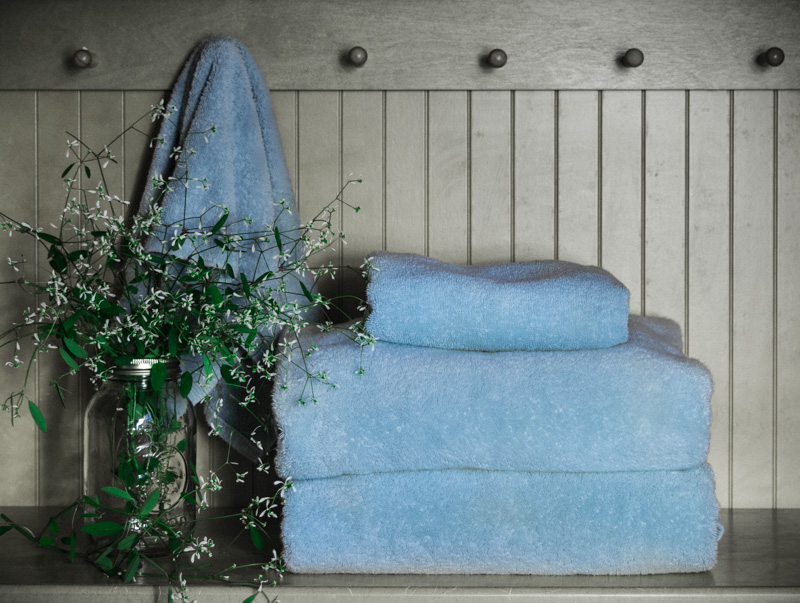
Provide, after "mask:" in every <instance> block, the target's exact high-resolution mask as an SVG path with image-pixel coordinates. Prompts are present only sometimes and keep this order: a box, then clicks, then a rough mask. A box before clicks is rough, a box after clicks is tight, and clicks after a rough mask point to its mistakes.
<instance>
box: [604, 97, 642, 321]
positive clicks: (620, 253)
mask: <svg viewBox="0 0 800 603" xmlns="http://www.w3.org/2000/svg"><path fill="white" fill-rule="evenodd" d="M602 98H603V105H602V114H601V119H602V147H603V148H602V150H601V152H602V170H603V173H602V199H603V207H602V211H603V213H602V232H601V249H602V258H601V259H602V266H603V268H605V269H606V270H608V271H609V272H611V274H613V275H614V276H616V277H617V278H618V279H619V280H620V282H622V283H623V284H624V285H625V286H626V287H628V289H629V290H630V292H631V300H630V310H631V313H633V314H640V313H641V311H642V120H641V117H640V116H641V115H642V93H641V92H638V91H622V92H617V91H609V92H603V97H602Z"/></svg>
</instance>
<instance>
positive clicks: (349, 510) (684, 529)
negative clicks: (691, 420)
mask: <svg viewBox="0 0 800 603" xmlns="http://www.w3.org/2000/svg"><path fill="white" fill-rule="evenodd" d="M295 486H296V490H290V491H289V493H288V495H287V499H286V502H285V505H284V507H283V542H284V548H285V550H284V552H285V556H284V558H285V560H286V565H287V567H288V569H289V570H290V571H293V572H310V573H328V572H333V573H339V572H343V573H430V574H440V573H443V574H451V573H452V574H466V573H469V574H494V573H504V574H575V573H580V574H659V573H669V572H699V571H705V570H708V569H710V568H711V567H712V566H713V565H714V562H715V560H716V552H717V540H718V539H719V537H720V536H721V532H722V526H721V524H720V522H719V510H718V506H717V501H716V499H715V498H714V479H713V475H712V473H711V468H710V467H709V466H708V465H702V466H701V467H698V468H695V469H691V470H686V471H639V472H634V471H625V472H615V473H524V472H500V471H464V470H452V471H420V472H404V473H383V474H370V475H357V476H344V477H335V478H328V479H318V480H307V481H303V480H297V481H295Z"/></svg>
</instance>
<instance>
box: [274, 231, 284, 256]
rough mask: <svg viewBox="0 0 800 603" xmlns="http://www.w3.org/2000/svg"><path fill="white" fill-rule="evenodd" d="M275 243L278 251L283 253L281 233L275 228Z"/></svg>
mask: <svg viewBox="0 0 800 603" xmlns="http://www.w3.org/2000/svg"><path fill="white" fill-rule="evenodd" d="M274 230H275V242H276V243H277V244H278V251H279V252H280V253H283V243H281V231H280V230H278V227H277V226H276V227H275V229H274Z"/></svg>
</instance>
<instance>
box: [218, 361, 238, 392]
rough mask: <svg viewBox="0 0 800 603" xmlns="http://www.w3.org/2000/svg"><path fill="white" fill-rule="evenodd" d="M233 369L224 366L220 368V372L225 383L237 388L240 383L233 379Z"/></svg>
mask: <svg viewBox="0 0 800 603" xmlns="http://www.w3.org/2000/svg"><path fill="white" fill-rule="evenodd" d="M231 371H232V367H230V366H228V365H227V364H223V365H222V366H220V367H219V372H220V373H221V374H222V378H223V379H224V380H225V383H227V384H228V385H230V386H231V387H237V386H238V385H239V382H238V381H236V379H235V378H234V377H233V373H232V372H231Z"/></svg>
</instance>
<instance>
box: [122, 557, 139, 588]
mask: <svg viewBox="0 0 800 603" xmlns="http://www.w3.org/2000/svg"><path fill="white" fill-rule="evenodd" d="M138 569H139V551H137V550H136V549H133V550H132V551H131V552H130V555H128V570H127V571H126V572H125V579H124V580H123V582H125V583H128V582H130V581H131V580H133V577H134V575H136V571H137V570H138Z"/></svg>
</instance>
